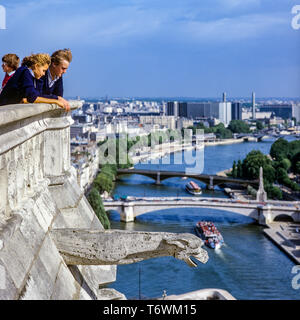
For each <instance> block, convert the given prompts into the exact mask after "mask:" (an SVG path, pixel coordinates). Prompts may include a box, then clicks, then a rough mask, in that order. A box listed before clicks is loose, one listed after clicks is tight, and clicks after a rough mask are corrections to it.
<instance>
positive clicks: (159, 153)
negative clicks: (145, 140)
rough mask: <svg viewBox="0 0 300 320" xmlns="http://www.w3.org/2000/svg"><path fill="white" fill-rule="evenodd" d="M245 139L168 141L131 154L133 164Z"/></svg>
mask: <svg viewBox="0 0 300 320" xmlns="http://www.w3.org/2000/svg"><path fill="white" fill-rule="evenodd" d="M243 142H244V139H243V138H241V139H223V140H217V141H210V142H203V143H200V144H197V145H190V144H188V145H179V144H173V143H166V144H161V145H157V146H155V147H154V148H153V149H151V147H148V148H144V150H143V152H140V154H139V155H136V156H131V160H132V161H133V164H137V163H140V162H142V161H149V160H152V159H159V158H163V157H165V156H167V155H170V154H173V153H176V152H180V151H189V150H201V149H203V148H204V147H211V146H218V145H230V144H236V143H243Z"/></svg>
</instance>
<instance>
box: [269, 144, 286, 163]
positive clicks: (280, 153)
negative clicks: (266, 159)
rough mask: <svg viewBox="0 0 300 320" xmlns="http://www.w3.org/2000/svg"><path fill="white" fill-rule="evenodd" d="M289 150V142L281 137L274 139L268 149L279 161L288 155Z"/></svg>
mask: <svg viewBox="0 0 300 320" xmlns="http://www.w3.org/2000/svg"><path fill="white" fill-rule="evenodd" d="M288 152H289V143H288V141H286V140H285V139H283V138H279V139H278V140H276V141H275V142H274V143H273V144H272V146H271V149H270V156H271V157H272V158H273V159H275V160H277V161H281V160H283V159H285V158H287V157H288Z"/></svg>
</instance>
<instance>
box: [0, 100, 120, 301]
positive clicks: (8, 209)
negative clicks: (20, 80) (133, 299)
mask: <svg viewBox="0 0 300 320" xmlns="http://www.w3.org/2000/svg"><path fill="white" fill-rule="evenodd" d="M80 104H81V102H79V101H73V102H71V110H74V109H76V108H77V107H79V106H80ZM71 124H72V118H71V114H70V112H69V113H66V112H65V111H64V110H63V109H61V108H59V107H58V106H56V105H51V104H20V105H8V106H2V107H0V299H42V300H48V299H97V298H101V294H100V291H99V285H101V284H105V283H109V282H112V281H115V279H116V267H115V266H72V267H69V266H67V265H66V264H65V262H64V260H63V259H62V257H61V255H60V254H59V252H58V250H57V248H56V246H55V244H54V242H53V241H52V238H51V234H50V233H51V230H53V229H55V228H91V229H102V230H103V227H102V225H101V223H100V222H99V220H98V218H97V217H96V215H95V214H94V212H93V210H92V208H91V207H90V205H89V203H88V202H87V200H86V198H85V196H84V191H83V190H82V189H81V188H80V187H79V186H78V184H77V178H76V170H75V169H74V168H73V167H72V166H71V164H70V125H71Z"/></svg>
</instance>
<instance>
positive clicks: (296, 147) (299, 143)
mask: <svg viewBox="0 0 300 320" xmlns="http://www.w3.org/2000/svg"><path fill="white" fill-rule="evenodd" d="M299 152H300V140H294V141H291V142H289V144H288V155H287V158H289V159H292V158H293V157H294V156H295V155H296V154H297V153H299Z"/></svg>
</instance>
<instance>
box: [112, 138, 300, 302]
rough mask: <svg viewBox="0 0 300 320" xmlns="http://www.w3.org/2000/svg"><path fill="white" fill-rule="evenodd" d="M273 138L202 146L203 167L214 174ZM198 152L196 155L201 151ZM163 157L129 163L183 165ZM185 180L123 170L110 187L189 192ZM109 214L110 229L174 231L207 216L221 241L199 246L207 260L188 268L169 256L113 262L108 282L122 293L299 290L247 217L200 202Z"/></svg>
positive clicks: (287, 295) (142, 192)
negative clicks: (158, 179) (124, 218)
mask: <svg viewBox="0 0 300 320" xmlns="http://www.w3.org/2000/svg"><path fill="white" fill-rule="evenodd" d="M273 142H274V140H273V141H271V140H269V141H263V142H259V143H255V142H245V143H239V144H232V145H219V146H210V147H206V148H205V150H204V157H203V159H204V166H203V173H210V174H215V173H217V172H219V171H222V170H225V169H228V168H230V167H231V166H232V163H233V160H238V159H241V160H242V159H244V157H245V156H246V155H247V153H248V152H250V151H251V150H253V149H256V150H260V151H262V152H263V153H265V154H267V153H269V150H270V147H271V144H272V143H273ZM177 156H178V154H177ZM184 156H186V158H185V159H189V158H193V157H194V156H195V153H192V152H191V151H188V152H186V154H184ZM200 158H201V159H202V155H200V157H199V159H200ZM195 159H197V158H195ZM167 160H170V162H171V164H164V163H167V161H166V159H160V160H159V161H156V162H159V163H140V164H137V165H136V166H135V167H136V168H147V169H153V170H158V169H159V170H174V169H176V170H180V171H185V169H186V165H185V162H184V161H182V163H181V164H178V162H176V163H177V164H173V162H174V161H173V160H174V155H171V156H170V159H167ZM199 161H200V160H199ZM152 162H153V161H152ZM196 162H197V160H196ZM187 181H189V179H187V180H182V179H181V178H170V179H167V180H164V181H163V182H162V184H161V185H155V184H154V183H153V180H152V179H150V178H147V177H143V176H139V175H131V176H124V177H123V178H122V180H121V181H118V183H117V185H116V188H115V191H114V193H115V194H118V195H132V196H149V197H150V196H186V197H189V196H190V195H189V194H188V193H186V191H185V190H184V186H185V184H186V183H187ZM200 184H201V183H200ZM203 186H204V185H203ZM203 196H214V197H215V196H219V197H226V196H225V194H224V193H223V192H222V190H216V191H214V192H211V191H206V190H204V192H203ZM109 217H110V220H111V228H112V229H124V230H126V229H127V230H139V231H165V232H176V233H182V232H190V233H194V225H195V223H196V222H197V221H198V220H209V221H213V222H214V223H215V225H216V226H217V228H218V229H219V230H220V232H221V233H222V235H223V237H224V240H225V243H226V244H225V245H224V246H223V247H222V248H221V250H218V251H214V250H211V249H209V248H206V247H205V249H206V250H207V251H208V254H209V261H208V262H207V263H206V264H201V263H199V264H198V267H197V268H191V267H189V266H188V265H186V264H185V263H184V262H183V261H180V260H177V259H175V258H173V257H162V258H155V259H150V260H146V261H142V262H140V263H135V264H130V265H123V266H118V268H117V280H116V282H114V283H112V284H111V285H109V287H111V288H115V289H116V290H118V291H120V292H122V293H124V294H125V295H126V297H127V299H139V298H142V299H151V298H157V297H161V296H162V294H163V291H164V290H166V293H167V294H168V295H171V294H182V293H185V292H189V291H194V290H199V289H204V288H219V289H224V290H227V291H228V292H230V293H231V294H232V295H233V296H234V297H235V298H237V299H300V290H295V289H293V288H292V278H293V277H294V276H295V275H294V274H292V273H291V270H292V268H293V266H294V263H293V262H292V261H291V260H290V259H289V258H288V257H287V256H286V255H285V254H284V253H283V252H282V251H280V249H279V248H278V247H276V246H275V245H274V244H273V243H272V242H271V241H270V240H269V239H268V238H266V237H265V236H264V235H263V233H262V230H263V227H261V226H258V225H256V224H255V223H254V221H253V220H252V219H251V218H248V217H244V216H242V215H238V214H234V213H230V212H226V211H220V210H211V209H200V208H186V209H181V208H179V209H168V210H162V211H155V212H151V213H147V214H145V215H141V216H139V217H137V218H136V220H135V222H132V223H127V224H125V223H123V222H120V217H119V214H118V213H116V212H112V213H110V216H109Z"/></svg>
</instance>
